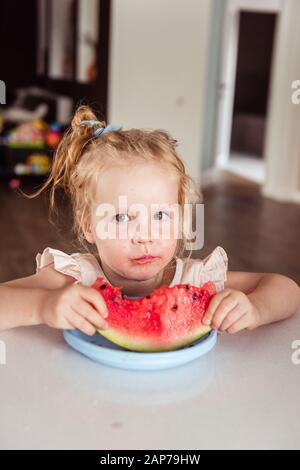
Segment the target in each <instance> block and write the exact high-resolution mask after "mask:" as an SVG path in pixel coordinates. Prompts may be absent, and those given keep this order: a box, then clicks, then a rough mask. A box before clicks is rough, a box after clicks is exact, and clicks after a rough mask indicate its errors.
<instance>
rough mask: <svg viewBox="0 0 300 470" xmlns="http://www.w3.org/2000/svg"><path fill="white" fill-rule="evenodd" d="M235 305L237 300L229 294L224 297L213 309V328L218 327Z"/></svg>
mask: <svg viewBox="0 0 300 470" xmlns="http://www.w3.org/2000/svg"><path fill="white" fill-rule="evenodd" d="M236 306H237V301H236V300H235V299H233V298H232V297H231V296H228V297H225V299H223V300H222V301H221V302H220V304H219V305H218V307H217V308H216V310H215V313H214V315H213V317H212V320H211V324H212V327H213V328H216V329H219V328H220V325H221V324H222V323H223V321H224V319H225V318H226V317H227V316H228V314H229V312H231V311H232V310H233V309H234V308H235V307H236Z"/></svg>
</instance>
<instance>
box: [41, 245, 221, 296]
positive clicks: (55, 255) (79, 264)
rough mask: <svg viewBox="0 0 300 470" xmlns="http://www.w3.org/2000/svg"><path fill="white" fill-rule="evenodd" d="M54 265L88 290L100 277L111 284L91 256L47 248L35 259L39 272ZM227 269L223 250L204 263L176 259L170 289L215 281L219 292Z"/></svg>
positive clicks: (215, 250) (217, 250)
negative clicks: (177, 285)
mask: <svg viewBox="0 0 300 470" xmlns="http://www.w3.org/2000/svg"><path fill="white" fill-rule="evenodd" d="M51 263H54V269H55V270H56V271H59V272H61V273H63V274H67V275H69V276H73V277H74V279H75V281H74V282H80V283H81V284H83V285H85V286H91V285H92V284H94V282H95V281H96V279H97V277H100V276H101V277H102V278H103V279H104V280H105V281H107V282H108V283H109V281H108V279H107V278H106V277H105V274H104V272H103V271H102V268H101V266H100V264H99V262H98V260H97V258H96V257H95V256H94V255H92V254H91V253H72V254H70V255H68V254H67V253H64V252H63V251H60V250H56V249H54V248H50V247H47V248H45V249H44V251H43V253H38V254H37V256H36V272H38V271H39V270H40V269H42V268H43V267H44V266H48V265H49V264H51ZM227 269H228V258H227V254H226V252H225V250H224V249H223V248H222V247H221V246H217V248H215V249H214V250H213V251H212V252H211V253H210V254H209V255H208V256H207V257H206V258H204V259H203V260H202V259H188V258H178V257H176V271H175V274H174V277H173V279H172V281H171V282H170V284H169V286H170V287H172V286H174V285H176V284H192V285H194V286H201V285H202V284H204V283H205V282H207V281H213V282H214V283H215V285H216V289H217V292H219V291H221V290H222V289H224V282H225V281H226V280H227Z"/></svg>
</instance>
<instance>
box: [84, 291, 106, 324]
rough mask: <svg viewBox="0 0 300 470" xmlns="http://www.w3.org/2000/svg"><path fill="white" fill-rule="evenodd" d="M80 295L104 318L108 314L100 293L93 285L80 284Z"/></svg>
mask: <svg viewBox="0 0 300 470" xmlns="http://www.w3.org/2000/svg"><path fill="white" fill-rule="evenodd" d="M81 296H82V298H83V299H85V300H86V301H88V302H90V303H91V304H92V305H93V307H94V308H95V309H96V310H97V311H98V312H99V314H100V315H102V316H103V317H104V318H106V317H107V316H108V309H107V305H106V303H105V300H104V299H103V297H102V295H99V292H98V291H97V290H96V289H94V288H93V287H86V286H82V289H81Z"/></svg>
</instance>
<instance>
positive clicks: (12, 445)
mask: <svg viewBox="0 0 300 470" xmlns="http://www.w3.org/2000/svg"><path fill="white" fill-rule="evenodd" d="M0 340H1V346H2V350H3V349H5V352H6V354H5V356H6V361H5V362H6V363H5V364H0V448H1V449H99V450H101V449H109V450H113V449H128V450H129V449H145V450H147V449H214V448H221V449H227V448H235V449H239V448H254V449H260V448H282V449H289V448H297V449H299V448H300V364H299V365H297V362H299V359H300V353H298V354H297V350H296V349H293V343H294V346H295V344H296V343H295V341H296V340H298V341H299V346H298V350H299V349H300V310H299V311H298V312H297V313H296V314H295V315H294V316H293V317H292V318H290V319H289V320H287V321H283V322H278V323H274V324H272V325H267V326H264V327H261V328H259V329H257V330H253V331H244V332H241V333H238V334H236V335H228V334H226V333H223V334H221V335H219V336H218V342H217V345H216V347H215V349H214V350H213V351H211V352H210V353H208V354H207V355H206V356H204V357H201V358H199V359H196V360H194V361H192V362H190V363H189V364H186V365H184V366H179V367H177V368H174V369H168V370H162V371H155V372H153V371H152V372H138V371H126V370H122V369H117V368H111V367H107V366H104V365H100V364H98V363H96V362H93V361H92V360H90V359H88V358H86V357H84V356H82V355H81V354H79V353H78V352H76V351H74V350H72V349H71V348H70V347H69V346H68V345H67V344H66V343H65V341H64V339H63V336H62V332H61V331H59V330H55V329H51V328H48V327H45V326H39V327H27V328H16V329H14V330H11V331H6V332H2V333H1V334H0ZM2 352H3V351H2ZM2 356H3V354H2ZM293 358H294V359H296V360H293ZM297 358H298V360H297ZM2 362H4V361H3V357H2Z"/></svg>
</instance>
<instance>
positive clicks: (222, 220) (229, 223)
mask: <svg viewBox="0 0 300 470" xmlns="http://www.w3.org/2000/svg"><path fill="white" fill-rule="evenodd" d="M33 188H34V184H33V183H29V182H27V183H26V184H25V185H24V186H23V187H22V189H23V190H24V191H25V192H30V191H32V189H33ZM204 197H205V244H204V248H203V250H201V251H200V252H194V253H193V257H201V258H203V257H204V256H206V255H207V254H208V253H209V252H210V251H212V250H213V249H214V248H215V247H216V246H217V245H221V246H222V247H223V248H224V249H225V250H226V251H227V253H228V257H229V270H231V271H252V272H277V273H282V274H285V275H287V276H290V277H291V278H293V279H294V280H295V281H297V282H298V283H299V284H300V244H299V240H300V206H299V205H296V204H288V203H278V202H275V201H273V200H270V199H267V198H264V197H262V196H261V195H260V191H259V187H258V186H256V185H254V184H249V183H245V180H239V179H235V178H233V179H232V178H228V177H223V178H222V180H221V181H220V182H219V183H218V184H214V185H211V186H209V187H207V188H206V189H205V191H204ZM0 202H1V204H0V217H1V225H0V282H4V281H8V280H10V279H16V278H18V277H23V276H27V275H30V274H32V273H33V272H35V257H36V254H37V253H38V252H42V251H43V249H44V248H45V247H47V246H50V247H53V248H57V249H61V250H64V251H66V252H68V253H72V252H75V251H78V246H77V245H76V243H72V236H71V230H70V228H71V218H70V207H69V205H68V204H66V202H64V200H63V199H62V200H61V208H62V210H61V214H62V219H61V222H60V226H59V228H56V227H55V226H53V225H51V224H50V223H49V222H48V206H47V200H46V197H45V196H43V197H40V198H38V199H34V200H29V199H25V198H24V197H23V196H22V195H20V194H19V193H18V192H16V191H15V190H11V189H10V188H9V187H8V184H7V182H5V181H0Z"/></svg>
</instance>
